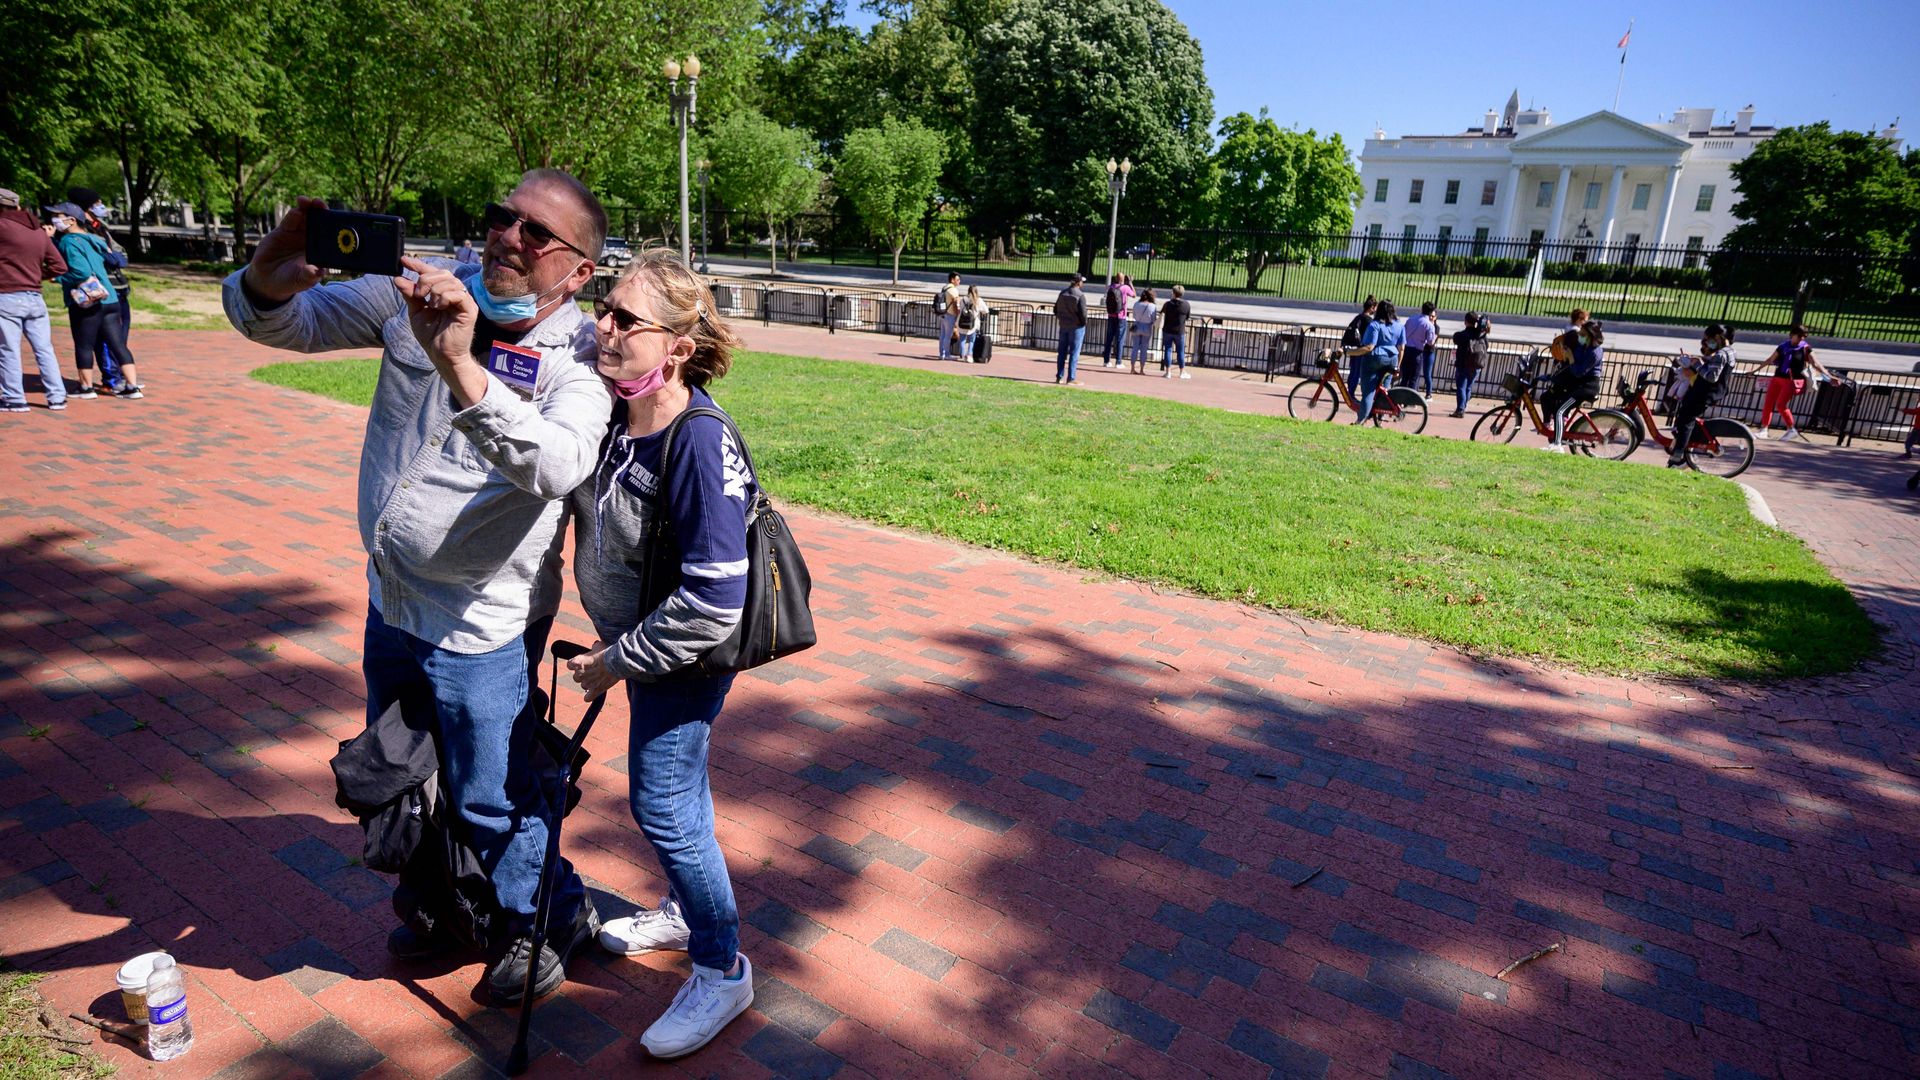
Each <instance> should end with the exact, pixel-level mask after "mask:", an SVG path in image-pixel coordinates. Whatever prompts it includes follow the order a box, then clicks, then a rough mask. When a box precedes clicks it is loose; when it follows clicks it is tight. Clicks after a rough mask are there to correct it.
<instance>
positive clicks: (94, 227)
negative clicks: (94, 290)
mask: <svg viewBox="0 0 1920 1080" xmlns="http://www.w3.org/2000/svg"><path fill="white" fill-rule="evenodd" d="M67 201H68V202H70V203H73V204H74V205H75V206H78V207H80V208H82V209H84V210H85V211H86V212H87V216H86V219H85V221H84V222H83V224H84V225H85V226H86V228H87V231H88V232H90V233H92V234H93V235H95V236H97V237H99V238H100V240H101V241H102V242H103V243H105V244H106V245H107V256H106V264H107V284H109V285H112V286H113V291H114V292H115V293H116V294H118V295H119V297H120V328H121V329H122V330H124V331H126V337H127V341H128V342H132V341H133V280H132V279H131V278H129V277H128V276H127V249H126V248H123V247H121V246H120V242H119V241H118V240H115V239H114V238H113V230H112V229H110V228H108V227H107V216H108V215H109V214H111V213H112V211H111V210H110V209H109V208H108V206H107V204H106V200H104V199H102V198H101V197H100V193H99V192H97V191H95V190H93V189H92V188H86V187H73V188H68V189H67ZM94 357H95V359H96V360H98V361H99V363H100V375H101V378H102V379H103V380H104V381H105V383H106V385H107V386H109V387H111V388H112V389H114V390H119V389H121V388H122V387H123V386H124V385H126V380H125V379H123V378H122V377H121V375H120V358H119V357H118V356H115V355H114V353H113V347H112V345H111V343H109V342H108V341H107V340H106V339H105V338H102V339H101V341H100V346H99V349H98V350H97V351H96V352H95V354H94Z"/></svg>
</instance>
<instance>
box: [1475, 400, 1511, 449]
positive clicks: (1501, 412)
mask: <svg viewBox="0 0 1920 1080" xmlns="http://www.w3.org/2000/svg"><path fill="white" fill-rule="evenodd" d="M1518 434H1520V410H1519V409H1518V408H1516V407H1514V406H1512V405H1495V406H1494V407H1493V408H1491V409H1488V410H1487V411H1486V412H1484V413H1482V414H1481V415H1480V419H1478V420H1475V421H1474V422H1473V434H1471V435H1469V436H1467V437H1468V438H1469V439H1471V440H1472V441H1474V442H1497V443H1508V442H1512V441H1513V437H1514V436H1515V435H1518Z"/></svg>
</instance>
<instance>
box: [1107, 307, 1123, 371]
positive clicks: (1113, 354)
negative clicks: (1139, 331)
mask: <svg viewBox="0 0 1920 1080" xmlns="http://www.w3.org/2000/svg"><path fill="white" fill-rule="evenodd" d="M1126 339H1127V320H1125V319H1116V318H1113V317H1112V316H1108V318H1107V340H1106V341H1104V342H1102V343H1101V344H1100V363H1101V364H1102V365H1103V366H1104V365H1105V364H1108V363H1113V364H1118V363H1120V359H1121V354H1122V353H1124V352H1126V351H1127V340H1126Z"/></svg>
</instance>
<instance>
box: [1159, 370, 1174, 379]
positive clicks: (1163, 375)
mask: <svg viewBox="0 0 1920 1080" xmlns="http://www.w3.org/2000/svg"><path fill="white" fill-rule="evenodd" d="M1160 377H1161V378H1163V379H1171V378H1173V372H1171V371H1163V372H1161V373H1160Z"/></svg>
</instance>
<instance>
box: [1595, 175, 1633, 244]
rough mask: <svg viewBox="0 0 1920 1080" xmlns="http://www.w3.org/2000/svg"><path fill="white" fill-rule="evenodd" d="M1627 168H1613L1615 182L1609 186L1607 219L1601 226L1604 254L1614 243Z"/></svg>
mask: <svg viewBox="0 0 1920 1080" xmlns="http://www.w3.org/2000/svg"><path fill="white" fill-rule="evenodd" d="M1626 176H1627V167H1626V166H1625V165H1615V166H1614V167H1613V181H1612V183H1610V184H1608V185H1607V219H1606V221H1605V222H1603V223H1602V224H1601V226H1600V249H1601V250H1602V251H1603V252H1604V251H1605V250H1606V247H1607V245H1608V244H1611V243H1613V219H1614V216H1615V215H1616V214H1617V213H1619V210H1620V182H1621V181H1622V180H1624V179H1626Z"/></svg>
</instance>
